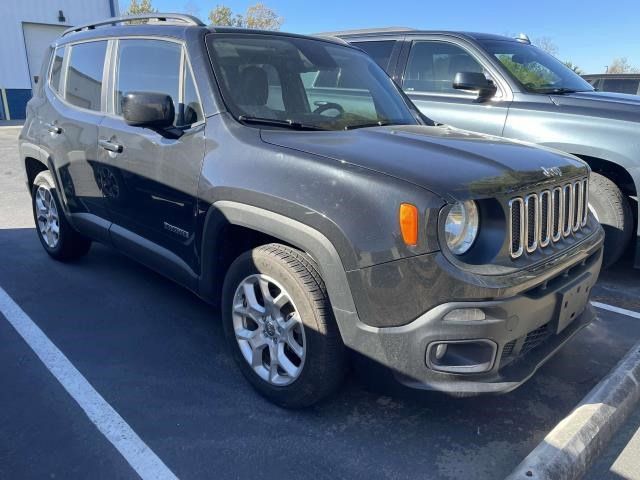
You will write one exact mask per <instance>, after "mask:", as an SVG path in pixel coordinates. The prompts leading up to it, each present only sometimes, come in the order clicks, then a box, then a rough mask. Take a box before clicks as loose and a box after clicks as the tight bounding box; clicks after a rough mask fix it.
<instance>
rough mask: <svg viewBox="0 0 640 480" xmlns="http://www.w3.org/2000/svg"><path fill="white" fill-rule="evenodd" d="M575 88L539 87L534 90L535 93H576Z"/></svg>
mask: <svg viewBox="0 0 640 480" xmlns="http://www.w3.org/2000/svg"><path fill="white" fill-rule="evenodd" d="M576 92H577V90H574V89H573V88H564V87H561V88H541V89H539V90H536V93H555V94H558V95H562V94H564V93H576Z"/></svg>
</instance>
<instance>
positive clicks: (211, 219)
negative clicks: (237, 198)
mask: <svg viewBox="0 0 640 480" xmlns="http://www.w3.org/2000/svg"><path fill="white" fill-rule="evenodd" d="M226 224H233V225H238V226H241V227H246V228H250V229H252V230H256V231H258V232H261V233H264V234H266V235H269V236H271V237H274V238H278V239H280V240H282V241H283V242H286V243H288V244H290V245H292V246H294V247H296V248H299V249H300V250H302V251H304V252H306V253H307V254H308V255H310V256H311V257H312V258H313V259H314V260H315V262H316V263H317V265H318V268H319V269H320V274H321V275H322V278H323V280H324V282H325V285H326V287H327V293H328V294H329V299H330V301H331V306H332V309H333V312H334V316H335V318H336V321H337V323H338V328H339V329H340V332H341V334H342V337H343V339H344V340H345V343H347V342H346V340H347V339H346V338H345V336H347V337H348V336H350V335H349V334H348V332H350V331H351V330H352V329H353V325H354V324H355V323H356V322H357V321H358V317H357V313H356V307H355V303H354V301H353V297H352V295H351V288H350V287H349V282H348V280H347V274H346V271H345V269H344V267H343V264H342V261H341V259H340V255H339V254H338V251H337V250H336V248H335V247H334V245H333V244H332V243H331V241H330V240H329V239H328V238H327V237H326V236H325V235H323V234H322V233H320V232H319V231H318V230H316V229H314V228H312V227H309V226H308V225H305V224H303V223H301V222H298V221H297V220H293V219H291V218H289V217H286V216H284V215H280V214H278V213H275V212H272V211H270V210H265V209H263V208H259V207H255V206H253V205H248V204H244V203H239V202H234V201H229V200H219V201H217V202H215V203H214V204H213V205H212V206H211V207H210V208H209V211H208V212H207V215H206V218H205V222H204V227H203V236H202V246H201V248H202V274H201V276H200V286H199V287H200V288H199V290H200V296H202V297H203V298H205V299H211V298H213V296H215V294H216V292H217V291H218V290H217V289H218V287H219V285H220V283H221V282H222V281H223V280H224V279H222V278H219V275H217V272H216V271H215V267H214V265H215V264H216V262H215V255H216V251H217V250H218V248H219V245H220V241H221V240H223V239H222V238H221V233H222V230H223V228H224V226H225V225H226ZM216 277H217V278H216Z"/></svg>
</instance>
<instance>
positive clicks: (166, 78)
mask: <svg viewBox="0 0 640 480" xmlns="http://www.w3.org/2000/svg"><path fill="white" fill-rule="evenodd" d="M181 56H182V46H181V45H180V44H178V43H174V42H166V41H163V40H120V41H119V46H118V56H117V58H118V60H117V62H116V64H117V66H116V68H117V70H116V71H117V75H116V88H115V91H116V102H115V113H116V115H121V114H122V97H123V96H124V95H126V94H127V93H129V92H154V93H162V94H165V95H169V96H170V97H171V99H172V100H173V104H174V108H175V112H176V117H177V115H178V112H179V103H178V100H179V91H180V61H181ZM176 120H177V118H176Z"/></svg>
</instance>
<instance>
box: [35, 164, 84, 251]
mask: <svg viewBox="0 0 640 480" xmlns="http://www.w3.org/2000/svg"><path fill="white" fill-rule="evenodd" d="M31 206H32V209H33V218H34V220H35V222H36V233H37V234H38V238H39V239H40V243H41V244H42V246H43V247H44V249H45V250H46V252H47V253H48V254H49V256H51V257H52V258H54V259H56V260H60V261H70V260H75V259H77V258H80V257H82V256H84V255H86V254H87V252H88V251H89V248H91V240H89V239H88V238H86V237H85V236H83V235H81V234H80V233H78V232H77V231H76V230H74V228H73V227H72V226H71V224H69V222H68V221H67V218H66V217H65V215H64V211H63V210H62V206H61V204H60V200H59V199H58V193H57V191H56V187H55V183H54V182H53V177H52V176H51V173H50V172H49V171H44V172H40V173H39V174H38V175H37V176H36V178H35V180H34V181H33V188H32V190H31Z"/></svg>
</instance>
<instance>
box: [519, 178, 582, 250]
mask: <svg viewBox="0 0 640 480" xmlns="http://www.w3.org/2000/svg"><path fill="white" fill-rule="evenodd" d="M588 191H589V188H588V180H587V179H581V180H577V181H573V182H571V183H567V184H564V185H561V186H558V187H555V188H552V189H549V190H544V191H542V192H534V193H530V194H528V195H524V196H522V197H515V198H512V199H511V201H510V202H509V235H510V238H511V244H510V248H511V250H510V253H511V257H512V258H518V257H520V256H522V255H523V254H524V253H525V252H526V253H534V252H535V251H536V250H538V249H540V248H545V247H547V246H548V245H550V244H552V243H556V242H559V241H560V240H561V239H562V238H566V237H568V236H570V235H571V234H572V233H575V232H578V231H579V230H580V229H582V228H583V227H584V226H585V225H586V224H587V216H588V212H589V208H588V204H589V199H588V198H587V196H588Z"/></svg>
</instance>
